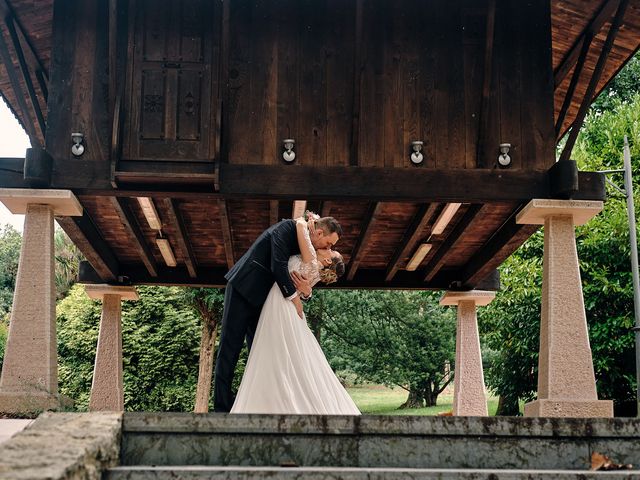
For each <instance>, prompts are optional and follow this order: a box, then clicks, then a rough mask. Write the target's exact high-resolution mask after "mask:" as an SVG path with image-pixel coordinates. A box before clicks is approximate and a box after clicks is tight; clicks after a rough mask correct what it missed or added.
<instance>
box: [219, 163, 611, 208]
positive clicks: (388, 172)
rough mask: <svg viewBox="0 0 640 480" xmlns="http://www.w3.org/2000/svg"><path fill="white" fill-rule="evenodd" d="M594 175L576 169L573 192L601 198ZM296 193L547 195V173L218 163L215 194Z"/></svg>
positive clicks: (405, 197) (472, 199)
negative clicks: (577, 189) (577, 177)
mask: <svg viewBox="0 0 640 480" xmlns="http://www.w3.org/2000/svg"><path fill="white" fill-rule="evenodd" d="M583 178H584V182H583V180H582V179H583ZM596 178H603V177H602V175H601V174H597V173H586V172H581V176H580V189H581V192H582V193H578V194H577V195H578V196H580V197H582V199H593V200H596V199H600V200H601V199H604V184H602V183H600V182H599V181H597V180H596ZM583 188H584V190H583ZM300 192H305V198H306V199H307V200H312V199H331V200H340V199H356V198H357V199H365V200H369V201H412V202H420V203H427V202H465V203H486V202H503V201H504V202H509V201H515V202H524V201H529V200H531V199H532V198H550V197H549V178H548V173H547V172H540V171H525V170H498V169H451V170H444V169H410V168H395V169H380V168H368V167H357V168H354V167H306V166H283V167H279V166H269V165H237V164H222V165H220V194H221V195H222V196H224V197H236V196H237V197H250V196H251V197H255V198H283V199H287V198H292V197H295V196H298V195H299V194H300ZM574 198H575V199H578V197H577V196H576V197H574Z"/></svg>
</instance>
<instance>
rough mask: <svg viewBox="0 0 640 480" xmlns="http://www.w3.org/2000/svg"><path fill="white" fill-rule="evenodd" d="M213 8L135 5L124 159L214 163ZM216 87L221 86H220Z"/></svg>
mask: <svg viewBox="0 0 640 480" xmlns="http://www.w3.org/2000/svg"><path fill="white" fill-rule="evenodd" d="M213 4H214V2H210V1H207V0H164V1H163V2H162V5H161V6H159V5H158V2H157V0H136V1H135V6H134V10H135V22H134V28H133V31H132V32H130V35H129V42H130V44H129V52H130V61H129V64H128V69H129V71H128V76H127V78H128V85H131V88H130V89H128V92H127V93H128V95H127V105H128V112H127V123H126V133H128V135H126V140H125V141H126V144H125V148H124V156H125V157H127V158H128V159H131V160H172V161H175V160H185V161H193V160H213V157H214V155H215V154H214V146H215V144H216V135H217V131H216V130H217V129H216V128H215V112H216V107H217V88H214V79H216V78H217V59H215V58H214V54H213V52H214V50H215V49H214V45H213V43H214V39H216V38H218V37H217V35H216V32H214V30H215V27H216V23H215V22H214V11H213V8H214V7H213ZM215 83H217V82H215Z"/></svg>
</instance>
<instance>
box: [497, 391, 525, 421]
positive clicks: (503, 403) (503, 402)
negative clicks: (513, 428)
mask: <svg viewBox="0 0 640 480" xmlns="http://www.w3.org/2000/svg"><path fill="white" fill-rule="evenodd" d="M498 415H500V416H503V417H514V416H518V415H520V407H519V405H518V399H517V398H513V397H506V396H503V395H500V398H499V399H498V409H497V410H496V416H498Z"/></svg>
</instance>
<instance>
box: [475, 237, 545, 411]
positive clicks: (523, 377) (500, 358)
mask: <svg viewBox="0 0 640 480" xmlns="http://www.w3.org/2000/svg"><path fill="white" fill-rule="evenodd" d="M542 247H543V237H542V232H541V231H539V232H537V233H535V234H534V235H533V236H532V237H531V238H530V239H529V240H528V241H527V242H526V243H525V244H524V245H523V246H522V247H520V249H518V250H517V251H516V252H515V253H514V254H513V255H512V256H511V257H509V258H508V259H507V261H506V262H505V263H504V264H503V265H502V266H501V267H500V278H501V283H502V288H501V290H500V291H499V292H498V293H497V295H496V298H495V300H494V301H493V302H492V303H490V304H489V305H488V306H487V307H485V308H482V309H480V310H479V313H478V323H479V328H480V331H481V333H482V335H483V338H482V344H483V346H484V347H487V348H489V349H490V350H491V351H493V352H494V353H493V355H492V356H491V361H490V362H489V366H488V368H487V369H486V371H485V380H486V383H487V385H488V386H489V387H490V388H491V389H492V390H493V391H494V393H496V394H497V395H499V397H500V400H499V403H498V410H497V411H496V415H518V409H519V407H518V402H519V400H524V401H529V400H533V398H535V392H536V390H537V371H538V350H539V343H540V342H539V338H540V299H541V287H542Z"/></svg>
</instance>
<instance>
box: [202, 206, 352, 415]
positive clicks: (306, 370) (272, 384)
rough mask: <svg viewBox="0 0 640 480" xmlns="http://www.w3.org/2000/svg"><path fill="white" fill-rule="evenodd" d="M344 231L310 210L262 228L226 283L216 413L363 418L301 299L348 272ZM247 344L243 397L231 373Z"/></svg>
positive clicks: (228, 276)
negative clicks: (234, 386) (342, 251)
mask: <svg viewBox="0 0 640 480" xmlns="http://www.w3.org/2000/svg"><path fill="white" fill-rule="evenodd" d="M341 235H342V227H341V226H340V224H339V223H338V222H337V221H336V219H334V218H333V217H322V218H320V217H319V216H317V215H315V214H312V213H311V212H307V213H306V214H305V215H304V216H303V217H300V218H297V219H295V220H282V221H281V222H279V223H276V224H275V225H272V226H271V227H269V228H268V229H267V230H265V231H264V232H263V233H262V234H261V235H260V236H259V237H258V239H257V240H256V241H255V242H254V243H253V245H252V246H251V247H250V248H249V250H247V252H246V253H245V254H244V255H243V256H242V258H240V260H238V262H237V263H236V264H235V265H234V266H233V267H232V268H231V270H229V272H228V273H227V275H225V278H226V279H227V281H228V283H227V287H226V291H225V296H224V313H223V316H222V331H221V334H220V344H219V347H218V355H217V359H216V368H215V377H214V410H215V411H216V412H231V413H269V414H307V415H360V411H359V410H358V408H357V407H356V405H355V403H353V400H352V399H351V397H350V396H349V394H348V393H347V391H346V390H345V389H344V387H343V386H342V385H341V384H340V381H339V380H338V378H337V377H336V375H335V374H334V373H333V370H332V369H331V366H330V365H329V362H328V361H327V359H326V357H325V355H324V353H323V351H322V349H321V348H320V344H319V343H318V341H317V339H316V337H315V336H314V334H313V332H312V331H311V329H310V328H309V326H308V325H307V322H306V318H305V315H304V311H303V308H302V301H303V300H307V299H309V298H310V297H311V290H312V287H313V286H314V285H315V284H316V283H317V282H319V281H320V282H323V283H327V284H328V283H332V282H335V281H336V280H337V279H338V278H339V277H340V276H341V275H342V274H344V270H345V267H344V262H343V260H342V255H340V253H339V252H338V251H336V250H333V246H334V245H335V244H336V243H337V242H338V240H339V239H340V236H341ZM245 339H246V342H247V346H248V348H249V358H248V360H247V364H246V367H245V371H244V376H243V377H242V382H241V384H240V388H239V389H238V393H237V395H236V396H235V400H234V395H233V392H232V383H233V375H234V370H235V367H236V364H237V363H238V357H239V355H240V351H241V350H242V346H243V344H244V341H245Z"/></svg>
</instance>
